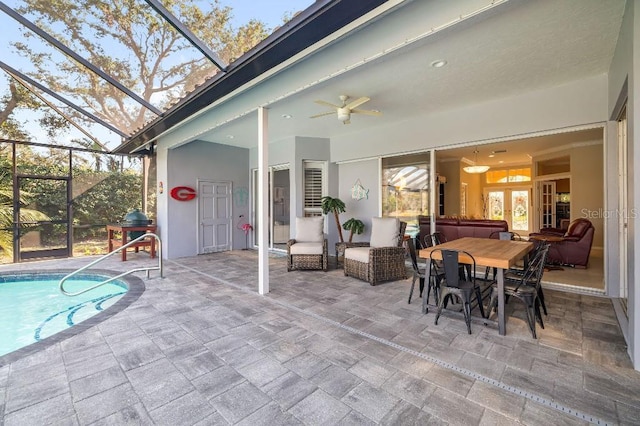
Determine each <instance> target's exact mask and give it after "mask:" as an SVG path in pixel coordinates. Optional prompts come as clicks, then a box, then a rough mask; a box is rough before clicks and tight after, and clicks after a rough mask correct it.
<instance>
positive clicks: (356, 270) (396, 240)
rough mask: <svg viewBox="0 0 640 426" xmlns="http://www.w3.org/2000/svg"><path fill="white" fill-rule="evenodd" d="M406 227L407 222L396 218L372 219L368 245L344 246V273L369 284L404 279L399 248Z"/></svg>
mask: <svg viewBox="0 0 640 426" xmlns="http://www.w3.org/2000/svg"><path fill="white" fill-rule="evenodd" d="M406 227H407V223H406V222H401V221H399V220H398V219H397V218H386V217H385V218H382V217H374V218H373V222H372V226H371V241H370V242H369V245H368V246H366V247H347V249H346V250H345V251H344V274H345V275H347V276H352V277H355V278H358V279H361V280H364V281H367V282H368V283H369V284H371V285H376V284H377V283H379V282H381V281H395V280H404V279H406V278H407V267H406V266H405V262H404V258H405V249H404V247H403V246H402V238H403V236H404V230H405V228H406Z"/></svg>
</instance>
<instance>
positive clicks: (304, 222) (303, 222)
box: [295, 216, 324, 243]
mask: <svg viewBox="0 0 640 426" xmlns="http://www.w3.org/2000/svg"><path fill="white" fill-rule="evenodd" d="M295 238H296V241H299V242H303V243H321V242H322V241H323V240H324V217H322V216H313V217H296V237H295Z"/></svg>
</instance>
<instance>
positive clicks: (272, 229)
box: [252, 164, 291, 250]
mask: <svg viewBox="0 0 640 426" xmlns="http://www.w3.org/2000/svg"><path fill="white" fill-rule="evenodd" d="M252 180H253V200H254V202H253V224H254V228H255V229H256V231H257V230H258V211H257V209H256V208H255V206H256V201H257V200H258V170H257V169H254V170H253V179H252ZM268 186H269V194H268V197H269V198H268V200H269V201H268V203H269V212H268V213H269V248H270V249H280V250H286V249H287V241H288V240H289V235H290V220H291V219H290V217H291V210H290V202H291V190H290V187H291V185H290V176H289V165H288V164H284V165H280V166H273V167H269V185H268ZM255 246H256V247H257V243H256V244H255Z"/></svg>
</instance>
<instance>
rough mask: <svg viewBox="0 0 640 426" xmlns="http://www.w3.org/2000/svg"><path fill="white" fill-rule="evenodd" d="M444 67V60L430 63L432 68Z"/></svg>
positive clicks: (445, 62)
mask: <svg viewBox="0 0 640 426" xmlns="http://www.w3.org/2000/svg"><path fill="white" fill-rule="evenodd" d="M445 65H447V61H445V60H444V59H439V60H437V61H433V62H431V66H432V67H433V68H442V67H444V66H445Z"/></svg>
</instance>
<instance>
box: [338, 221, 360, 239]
mask: <svg viewBox="0 0 640 426" xmlns="http://www.w3.org/2000/svg"><path fill="white" fill-rule="evenodd" d="M342 227H343V228H344V229H345V231H349V242H351V240H353V234H357V235H360V234H362V233H363V232H364V222H362V221H361V220H360V219H356V218H353V217H352V218H351V219H349V220H347V221H346V222H345V223H343V224H342Z"/></svg>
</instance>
